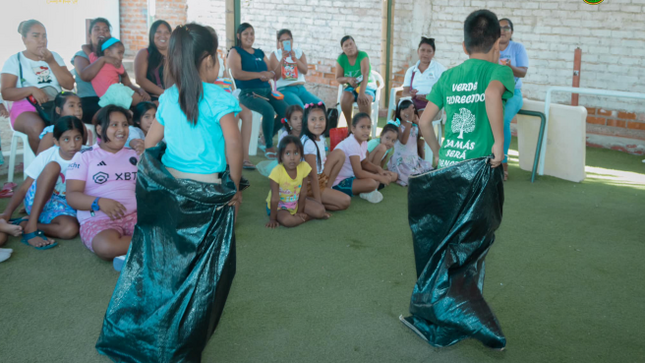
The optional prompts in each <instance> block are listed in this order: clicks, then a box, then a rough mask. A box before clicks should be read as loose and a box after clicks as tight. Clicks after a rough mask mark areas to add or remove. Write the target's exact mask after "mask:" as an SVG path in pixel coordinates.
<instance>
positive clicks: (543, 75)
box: [393, 0, 645, 139]
mask: <svg viewBox="0 0 645 363" xmlns="http://www.w3.org/2000/svg"><path fill="white" fill-rule="evenodd" d="M407 1H408V0H398V1H397V3H402V7H403V9H402V10H401V11H399V5H398V4H397V12H398V13H397V18H399V16H401V17H403V18H407V17H410V15H409V10H408V8H409V4H407ZM403 3H405V4H403ZM413 6H414V8H415V10H414V11H413V13H416V12H417V11H418V10H417V9H416V6H417V5H416V4H414V5H413ZM425 7H426V8H428V9H430V13H429V15H430V16H428V17H427V18H425V19H424V20H423V21H421V22H419V21H416V19H415V18H414V17H411V18H410V21H409V22H408V24H406V23H405V22H402V25H401V29H402V30H406V29H407V30H409V31H410V30H411V33H410V34H411V36H410V37H409V39H412V41H410V42H409V43H407V45H408V46H410V47H411V48H414V49H416V46H417V44H418V41H419V37H418V35H417V34H418V32H416V33H415V32H414V29H429V34H430V35H431V36H434V37H435V38H436V42H437V54H436V59H437V60H438V61H439V62H441V63H443V64H444V65H445V66H447V67H454V66H455V65H458V64H460V63H461V62H463V61H464V60H465V59H467V56H466V55H465V54H464V53H463V51H462V45H461V42H462V41H463V21H464V19H465V18H466V16H468V14H469V13H470V12H472V11H474V10H477V9H482V8H486V9H490V10H492V11H493V12H495V13H496V14H497V16H498V17H500V18H503V17H507V18H510V19H511V20H512V21H513V23H514V25H515V32H514V36H513V39H514V40H515V41H518V42H521V43H523V44H524V46H525V47H526V49H527V52H528V55H529V59H530V67H529V71H528V73H527V76H526V78H525V80H524V85H523V88H522V92H523V94H524V97H526V98H531V99H536V100H544V97H545V95H546V89H547V88H548V87H549V86H571V84H572V73H573V54H574V50H575V49H576V47H580V48H581V49H582V70H581V80H580V86H581V87H589V88H600V89H609V90H617V91H630V92H640V93H645V61H644V58H645V23H643V13H644V12H645V0H608V1H605V2H603V3H602V4H600V5H598V6H591V5H587V4H585V3H584V2H583V1H582V0H570V1H561V0H540V1H536V2H525V1H496V0H487V1H477V0H472V1H470V0H432V1H426V2H425ZM396 26H397V25H396V23H395V27H396ZM405 40H406V39H403V40H402V41H401V44H404V45H405V44H406V43H405ZM401 48H403V49H401ZM397 49H399V50H398V52H399V53H400V54H403V55H405V54H406V53H407V55H408V58H407V59H401V58H395V59H396V60H397V62H398V63H397V62H395V63H394V69H393V72H394V73H395V74H396V75H397V77H395V80H396V81H400V82H402V78H401V77H400V76H402V74H403V72H404V69H405V68H406V67H407V66H408V65H411V64H414V63H415V62H416V60H417V57H416V54H414V53H412V54H410V53H409V52H406V50H405V49H404V47H399V48H397V47H396V43H395V54H396V53H397ZM406 61H407V62H406ZM406 63H407V64H406ZM397 67H399V68H397ZM553 99H554V101H555V102H560V103H565V104H567V103H570V100H571V96H570V95H569V94H564V93H559V94H554V97H553ZM580 105H583V106H587V107H588V108H589V110H590V112H589V118H588V120H587V121H588V123H589V124H590V127H589V131H590V132H595V133H604V134H611V135H619V136H628V137H635V138H642V139H645V117H644V114H645V103H643V102H642V101H636V100H627V99H618V98H609V97H593V96H584V95H581V96H580Z"/></svg>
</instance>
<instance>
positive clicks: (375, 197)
mask: <svg viewBox="0 0 645 363" xmlns="http://www.w3.org/2000/svg"><path fill="white" fill-rule="evenodd" d="M359 196H360V197H361V198H363V199H365V200H366V201H368V202H370V203H380V202H381V201H382V200H383V194H381V192H379V191H378V190H375V191H373V192H371V193H361V194H359Z"/></svg>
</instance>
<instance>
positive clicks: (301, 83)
mask: <svg viewBox="0 0 645 363" xmlns="http://www.w3.org/2000/svg"><path fill="white" fill-rule="evenodd" d="M269 69H271V70H273V71H274V72H275V73H276V78H277V79H278V80H277V82H276V86H277V87H278V91H279V92H280V93H282V94H283V95H284V102H286V103H287V105H289V106H291V105H298V106H300V107H301V108H303V109H304V108H305V104H309V103H314V104H318V103H320V102H321V99H320V98H318V97H316V96H315V95H313V94H312V93H311V92H309V91H307V89H306V88H305V83H306V80H305V75H306V74H307V72H308V70H309V67H308V65H307V56H306V55H305V53H304V52H303V51H302V50H301V49H300V48H296V47H295V46H294V44H293V35H292V34H291V30H289V29H282V30H280V31H278V49H276V50H275V51H273V53H271V57H270V58H269Z"/></svg>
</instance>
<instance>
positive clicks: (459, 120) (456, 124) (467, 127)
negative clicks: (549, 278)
mask: <svg viewBox="0 0 645 363" xmlns="http://www.w3.org/2000/svg"><path fill="white" fill-rule="evenodd" d="M473 131H475V115H473V113H472V112H470V110H469V109H467V108H460V109H459V113H457V114H455V116H453V118H452V132H453V133H455V134H456V133H459V136H458V137H457V138H458V139H462V140H463V138H464V132H465V133H467V134H468V133H471V132H473Z"/></svg>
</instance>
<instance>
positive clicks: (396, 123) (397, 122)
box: [387, 118, 401, 127]
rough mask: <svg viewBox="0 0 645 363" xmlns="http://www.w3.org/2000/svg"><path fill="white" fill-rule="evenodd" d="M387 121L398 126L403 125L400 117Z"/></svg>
mask: <svg viewBox="0 0 645 363" xmlns="http://www.w3.org/2000/svg"><path fill="white" fill-rule="evenodd" d="M387 123H388V124H390V125H394V126H396V127H399V126H401V121H399V119H398V118H397V119H396V121H394V120H390V121H388V122H387Z"/></svg>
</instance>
